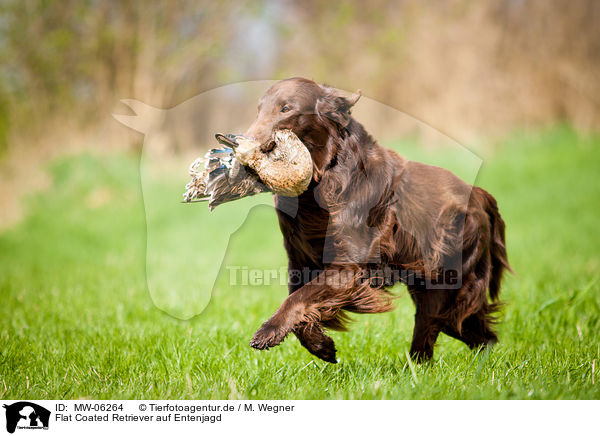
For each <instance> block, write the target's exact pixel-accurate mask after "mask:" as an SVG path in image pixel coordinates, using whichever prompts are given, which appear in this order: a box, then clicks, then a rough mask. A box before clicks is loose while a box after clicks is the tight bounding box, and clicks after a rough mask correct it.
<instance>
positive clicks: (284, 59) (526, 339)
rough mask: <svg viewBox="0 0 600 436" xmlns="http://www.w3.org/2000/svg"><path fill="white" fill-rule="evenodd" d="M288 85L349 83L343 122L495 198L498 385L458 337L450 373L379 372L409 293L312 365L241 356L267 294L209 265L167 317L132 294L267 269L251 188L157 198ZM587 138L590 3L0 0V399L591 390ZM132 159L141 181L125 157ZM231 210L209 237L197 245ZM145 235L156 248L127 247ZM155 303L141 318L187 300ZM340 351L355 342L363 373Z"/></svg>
mask: <svg viewBox="0 0 600 436" xmlns="http://www.w3.org/2000/svg"><path fill="white" fill-rule="evenodd" d="M292 76H303V77H307V78H310V79H313V80H315V81H317V82H320V83H326V84H328V85H331V86H334V87H336V88H339V89H341V90H344V91H348V92H352V91H355V90H356V89H361V90H362V93H363V96H364V98H363V99H362V100H361V101H360V102H359V104H358V105H357V106H356V110H355V111H354V114H355V116H356V117H357V118H358V119H359V121H361V122H362V123H364V124H365V125H366V126H367V127H368V129H369V131H371V132H373V133H375V134H376V135H375V136H376V138H377V139H378V140H380V141H381V143H382V144H383V145H385V146H388V147H392V148H394V149H396V150H397V151H398V152H400V153H402V154H405V155H407V156H409V157H410V158H414V159H419V160H422V161H424V162H427V163H436V164H438V165H442V166H445V167H447V168H450V169H453V170H454V171H456V172H457V173H459V174H460V175H462V176H463V177H466V180H467V181H468V182H473V181H474V180H473V179H474V177H475V175H477V174H479V175H478V177H477V179H476V180H475V182H476V184H479V185H481V186H483V187H484V188H485V189H488V190H489V191H490V192H491V193H492V194H494V196H495V197H496V198H497V199H498V203H499V205H500V210H501V212H502V214H503V217H504V219H505V221H506V222H507V228H508V234H507V238H508V245H509V257H510V260H511V262H512V266H513V269H515V271H516V272H517V276H515V277H513V276H510V277H509V278H508V279H507V282H506V283H507V284H506V286H505V289H504V291H503V295H504V299H505V300H506V301H507V302H508V305H507V307H508V309H507V310H506V313H505V314H504V317H503V322H502V323H501V327H500V338H501V344H502V345H500V347H506V348H501V351H500V352H499V353H497V354H496V356H500V357H498V362H497V363H496V367H495V368H496V369H495V370H496V373H494V372H493V371H494V369H490V370H489V371H488V369H487V368H485V369H481V368H480V367H479V366H477V371H478V372H477V374H478V377H481V378H480V381H481V379H485V380H488V378H490V379H491V384H489V383H488V385H486V387H481V386H480V385H479V384H476V383H475V382H473V383H471V382H472V380H471V379H470V378H468V377H470V376H469V374H470V371H471V372H472V371H473V369H474V366H473V365H468V362H469V359H470V358H466V357H464V356H465V355H466V354H465V353H466V350H464V349H463V347H462V346H461V345H460V344H458V343H456V342H455V341H451V340H447V341H445V340H444V339H442V345H441V346H440V349H441V351H440V354H444V353H445V356H446V359H447V361H448V362H450V365H446V369H447V371H448V372H447V375H448V380H440V379H436V380H437V381H436V382H435V383H431V384H427V387H425V386H421V387H420V388H419V389H418V390H414V391H413V390H411V383H413V381H414V380H412V379H411V375H410V372H408V373H407V372H402V371H400V372H399V373H397V372H395V370H394V368H397V367H402V365H405V362H399V361H398V359H404V357H403V356H404V355H403V354H402V353H403V350H404V349H408V346H409V340H410V335H411V328H412V313H413V308H412V306H411V304H410V301H409V299H408V298H403V299H400V303H399V306H400V308H399V310H398V311H396V312H394V313H393V314H388V315H380V316H379V317H378V318H376V320H375V319H374V318H371V317H361V318H359V319H360V321H358V322H357V324H358V326H357V327H355V328H356V329H357V330H361V329H363V330H364V331H369V332H370V334H369V335H359V334H355V335H352V334H348V335H340V336H336V341H338V340H339V342H338V343H339V344H340V346H339V347H338V348H339V349H340V350H346V353H347V354H345V355H344V354H342V358H346V359H347V360H346V361H347V362H349V363H347V366H338V367H336V369H331V372H328V371H330V370H329V369H327V370H326V371H325V372H323V371H321V372H319V373H318V374H313V373H310V374H311V376H310V377H314V378H312V379H306V378H304V377H305V375H306V373H307V372H309V371H310V369H311V368H312V367H309V368H308V369H306V370H305V368H306V366H304V365H305V364H306V361H309V360H310V356H309V355H308V354H307V353H306V352H304V351H303V350H302V349H301V348H300V346H299V345H298V344H295V343H294V342H293V341H292V340H291V339H289V340H288V341H287V342H286V344H284V346H283V347H278V349H277V351H273V352H271V353H268V355H266V356H265V353H263V354H262V355H260V356H259V357H257V355H256V354H252V351H251V350H249V349H248V347H247V346H246V345H245V344H246V343H247V340H249V339H250V337H251V334H252V333H253V331H254V330H255V329H256V328H257V327H258V326H259V325H260V323H261V322H262V321H263V320H264V319H266V318H267V317H268V316H269V315H270V314H271V313H272V312H273V311H274V310H275V308H276V307H277V306H278V304H279V303H280V302H281V300H282V299H283V298H284V297H285V295H286V290H285V286H280V285H279V284H273V285H271V286H262V287H256V286H254V287H252V286H250V287H245V286H232V285H231V281H230V280H229V276H228V272H227V271H224V270H223V271H221V272H220V273H219V279H218V281H217V285H216V287H215V292H213V293H212V296H211V291H212V289H209V288H207V287H208V286H210V283H212V282H210V283H208V282H207V283H205V284H204V285H205V289H204V291H203V292H204V293H203V294H202V297H201V298H199V300H198V301H199V302H198V305H199V307H200V309H199V310H202V309H204V307H205V306H207V305H208V308H207V309H206V310H205V312H204V313H203V315H202V317H197V318H195V319H194V320H192V321H189V322H176V321H175V320H173V319H171V318H170V317H167V316H165V315H164V314H163V313H162V312H160V311H159V310H158V309H157V308H156V305H154V304H153V301H152V300H151V298H148V286H147V284H148V283H147V280H148V277H147V272H148V271H147V270H146V268H147V267H148V264H150V262H154V264H155V266H154V267H153V270H155V271H157V272H160V273H164V274H163V276H160V277H158V278H157V280H159V281H161V280H162V282H161V283H164V286H165V287H166V288H167V289H179V288H183V287H184V285H186V280H188V281H189V279H193V278H194V276H193V275H192V276H190V275H189V272H190V271H192V273H197V277H198V280H204V279H205V276H203V275H202V271H203V268H204V269H206V268H208V266H207V265H208V263H207V262H204V261H203V260H202V259H203V258H202V256H209V257H211V260H212V261H214V262H216V264H217V266H212V267H211V268H213V269H214V268H217V267H218V264H220V259H221V258H222V256H226V262H228V264H230V265H238V266H239V265H244V266H249V267H250V268H257V269H269V268H276V269H278V268H280V267H282V266H285V265H286V260H285V253H284V251H283V247H282V241H281V235H280V233H279V232H278V229H277V223H276V219H275V215H274V212H273V210H272V208H266V207H264V206H262V207H255V208H254V209H253V210H252V212H251V213H250V214H249V215H248V217H247V218H245V217H246V214H247V213H248V206H249V205H250V206H251V205H254V204H258V203H260V202H261V201H263V200H256V199H252V200H250V199H248V200H242V201H240V202H235V203H232V204H231V205H224V206H220V208H219V210H218V213H216V214H215V215H212V221H211V217H210V216H208V215H207V213H208V212H207V211H206V210H205V208H204V207H202V208H201V209H200V208H196V209H194V210H193V211H191V209H189V208H188V209H186V210H185V212H183V213H182V214H179V215H177V216H175V215H173V214H172V211H175V210H177V211H182V210H184V209H181V208H177V206H185V205H180V204H179V201H180V200H181V194H182V193H183V191H184V185H185V183H186V182H187V181H188V176H187V167H188V165H189V163H190V162H191V159H193V158H194V157H196V156H199V155H202V154H203V152H204V150H206V148H208V147H209V146H212V145H214V143H213V140H212V137H213V135H214V133H215V132H216V131H219V130H221V129H236V130H237V131H243V130H244V127H245V126H247V125H248V123H249V122H250V120H251V118H252V116H253V115H254V112H255V107H256V99H257V98H258V96H260V95H261V94H262V93H263V92H264V90H266V88H267V86H268V84H270V83H271V82H267V81H272V80H277V79H282V78H287V77H292ZM249 81H252V82H250V83H249V84H247V85H243V86H238V84H240V83H241V82H249ZM122 99H135V100H137V101H138V102H142V103H134V104H123V103H121V102H120V100H122ZM129 103H131V102H129ZM146 105H147V106H146ZM128 106H129V107H128ZM136 108H137V110H136ZM157 108H158V109H157ZM131 109H134V111H135V113H137V114H138V115H139V114H142V115H144V114H145V115H149V118H147V119H151V120H152V122H151V123H149V124H148V126H150V127H148V126H141V125H139V124H137V125H134V127H137V128H138V130H140V131H143V132H146V133H148V132H149V131H150V130H151V132H152V135H151V137H150V136H149V135H143V134H142V133H140V132H139V131H135V130H132V129H128V128H126V127H125V126H123V125H122V124H120V123H119V122H118V121H117V120H115V119H114V118H113V116H112V114H120V115H124V116H128V115H133V114H134V111H132V110H131ZM161 109H165V110H164V111H163V110H161ZM166 109H172V110H166ZM399 114H400V115H399ZM133 124H135V123H133ZM146 127H148V129H146V130H145V128H146ZM599 129H600V2H599V1H596V0H564V1H562V0H559V1H552V2H551V1H546V0H503V1H502V0H495V1H476V0H447V1H444V2H436V1H417V0H398V1H382V0H373V1H347V2H340V3H336V2H331V1H325V0H305V1H290V0H283V1H229V0H220V1H207V0H206V1H204V0H202V1H197V0H195V1H144V2H139V1H127V0H126V1H119V2H110V1H100V0H85V1H81V0H60V1H59V0H2V1H1V2H0V296H1V297H2V300H3V305H2V308H1V309H0V319H1V321H0V379H1V380H0V398H2V397H14V398H17V397H18V398H36V397H38V398H39V397H51V398H60V397H79V396H89V397H92V398H98V397H103V398H115V397H128V398H141V395H146V396H148V397H150V398H161V397H162V398H165V397H194V395H201V396H204V397H210V398H228V397H229V398H239V397H246V398H247V397H252V398H254V397H269V396H271V397H273V396H275V397H279V398H286V397H287V398H323V397H328V398H353V397H355V396H356V397H360V398H381V397H386V396H387V397H393V398H424V397H426V398H474V397H479V398H525V397H533V398H565V397H568V398H598V390H597V388H596V389H594V387H593V386H592V384H593V383H594V372H595V371H596V379H598V380H600V373H598V368H600V363H599V362H600V355H599V354H598V353H599V350H600V349H599V348H598V340H597V331H598V329H600V292H599V289H600V287H599V285H598V283H599V281H600V257H599V254H598V246H600V235H598V232H597V223H598V218H599V217H598V211H599V210H600V183H599V182H598V168H599V167H600V139H599V136H598V133H599ZM149 138H151V141H150V140H149ZM149 144H152V147H148V145H149ZM459 144H460V146H459ZM457 146H458V147H459V148H461V146H464V147H466V148H463V151H464V150H466V151H468V153H467V154H464V153H463V154H460V153H458V154H457V153H456V150H457V148H456V147H457ZM448 147H450V149H449V148H448ZM453 147H454V148H453ZM143 149H145V150H146V151H147V150H149V149H151V150H152V156H151V157H152V159H153V163H154V164H156V165H155V167H160V168H159V170H160V171H162V174H161V175H160V177H153V176H154V175H155V173H154V172H153V171H154V170H152V168H151V167H152V166H151V165H149V166H147V167H144V166H143V165H142V170H141V171H140V162H142V163H144V157H143V153H142V150H143ZM467 155H468V156H467ZM471 157H475V161H473V160H472V159H471ZM482 162H483V166H482V167H481V171H479V167H480V165H481V163H482ZM465 165H466V167H468V168H467V170H468V172H467V173H461V170H464V168H465ZM144 168H145V169H144ZM145 171H146V172H145ZM478 171H479V173H478ZM465 174H467V175H466V176H465ZM142 189H143V190H144V197H142V192H141V190H142ZM148 193H151V194H152V195H153V196H152V197H150V196H148ZM265 198H266V200H267V202H270V201H271V200H270V197H265ZM255 201H256V203H253V202H255ZM178 213H179V212H178ZM201 213H204V214H205V215H202V217H200V216H199V215H197V214H201ZM195 214H196V215H195ZM219 214H220V215H219ZM215 217H216V218H215ZM204 219H206V220H207V221H201V220H204ZM240 219H241V220H245V221H244V223H245V224H244V229H246V230H244V229H242V230H240V231H238V232H237V233H235V235H234V238H232V239H231V240H230V241H229V243H228V242H227V241H228V237H226V238H221V236H219V235H217V234H216V233H217V232H216V231H215V229H219V228H224V227H227V226H231V228H236V226H238V225H239V223H238V221H239V220H240ZM215 222H216V223H217V224H215ZM146 225H147V226H148V227H146ZM147 229H148V233H146V230H147ZM152 235H154V236H156V239H154V240H153V239H152ZM157 241H158V242H162V243H164V244H166V245H165V246H164V247H168V249H167V248H165V249H164V250H163V252H162V254H164V255H166V256H167V257H169V256H170V253H177V257H173V258H172V259H170V261H169V262H166V261H165V259H164V258H160V259H158V260H154V261H153V260H152V259H150V258H148V259H146V254H147V253H146V248H147V247H148V245H147V244H150V245H152V244H155V243H158V242H157ZM207 241H209V242H207ZM224 250H227V254H226V255H224V254H223V252H224ZM160 251H161V250H154V253H157V252H160ZM186 259H187V260H186ZM146 260H148V262H149V263H148V264H146ZM182 274H188V276H187V277H186V279H185V280H184V279H183V278H181V277H182ZM177 277H180V278H179V279H178V278H177ZM263 288H265V289H263ZM404 295H405V294H404ZM175 297H176V295H175V296H173V295H171V294H169V293H168V292H167V293H165V294H162V295H161V298H162V299H163V301H162V303H160V304H158V306H159V308H161V306H162V308H164V307H169V306H170V305H173V304H175V306H177V309H176V310H177V311H179V313H182V316H181V317H182V318H186V317H187V316H188V315H190V313H191V314H194V313H197V311H198V310H197V308H196V307H192V306H190V305H189V304H188V303H187V302H183V303H182V302H181V301H175V300H176V298H175ZM191 297H192V298H195V294H193V295H191ZM241 302H243V303H241ZM154 303H156V301H154ZM209 303H210V304H209ZM391 328H393V329H395V330H394V331H397V332H398V334H397V335H393V336H391V335H389V334H388V333H386V332H389V331H390V329H391ZM373 338H375V339H373ZM444 341H445V342H444ZM221 344H225V345H226V347H225V348H226V350H222V349H221ZM294 344H295V345H294ZM353 349H354V350H369V351H372V352H373V354H372V355H369V354H368V352H367V351H365V354H364V355H363V357H362V358H363V362H359V361H355V360H352V359H353V357H354V355H352V354H351V350H353ZM557 350H558V351H557ZM342 353H344V351H342ZM436 353H437V351H436ZM561 353H562V354H561ZM398 356H399V357H398ZM157 362H162V363H161V365H162V366H156V365H158V363H157ZM240 362H243V363H244V365H246V364H247V365H246V366H243V365H242V367H240ZM262 362H264V366H263V363H262ZM364 362H368V363H364ZM369 362H370V363H369ZM515 362H517V363H515ZM519 362H521V363H519ZM523 362H529V364H527V365H526V364H525V363H523ZM521 364H522V365H525V366H518V365H521ZM297 365H299V366H297ZM348 365H350V366H348ZM353 365H355V366H353ZM380 365H383V366H382V367H385V368H387V370H386V371H384V372H381V373H380V372H377V371H378V370H377V369H376V368H379V367H380ZM386 365H387V366H386ZM461 365H462V366H461ZM503 365H504V366H503ZM284 367H285V369H284ZM450 367H452V368H456V370H455V372H452V370H450V369H449V368H450ZM503 367H504V368H505V369H506V371H505V372H503V373H502V374H504V376H503V375H501V373H500V369H501V368H503ZM278 368H281V369H278ZM348 368H350V369H351V371H350V373H348V372H345V371H348ZM374 368H375V369H374ZM405 368H406V366H405ZM498 368H500V369H498ZM523 368H526V369H523ZM303 370H305V371H304V372H302V371H303ZM419 371H421V370H420V369H419ZM424 371H426V369H425V370H424ZM481 371H483V372H481ZM480 373H481V374H483V375H479V374H480ZM517 373H518V377H516V375H517ZM206 374H209V375H210V376H207V375H206ZM494 374H495V375H494ZM263 376H264V377H267V378H268V380H270V382H269V383H263V382H262V381H258V380H259V379H261V377H263ZM488 376H489V377H488ZM360 377H362V378H360ZM419 377H421V380H423V377H425V379H426V378H427V377H428V376H427V373H424V374H422V373H421V372H419ZM432 377H435V376H433V375H432ZM465 377H466V378H465ZM503 377H504V378H503ZM261 380H262V379H261ZM289 380H292V381H293V383H292V384H289V383H287V381H289ZM357 380H359V381H357ZM360 380H362V381H360ZM398 380H403V383H400V384H397V383H396V382H397V381H398ZM494 380H495V382H494ZM446 381H447V383H448V384H447V385H446V384H444V383H446ZM456 381H458V383H456ZM361 383H362V384H361ZM486 383H487V381H486ZM494 383H495V384H494ZM284 385H285V386H287V388H286V389H288V390H282V386H284ZM359 385H360V386H359ZM450 385H452V387H450ZM142 386H143V393H142V391H140V389H141V387H142ZM290 386H295V387H293V388H292V387H290ZM361 386H362V387H361ZM440 386H441V388H440ZM499 386H502V389H500V388H499ZM450 392H451V394H449V393H450Z"/></svg>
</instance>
